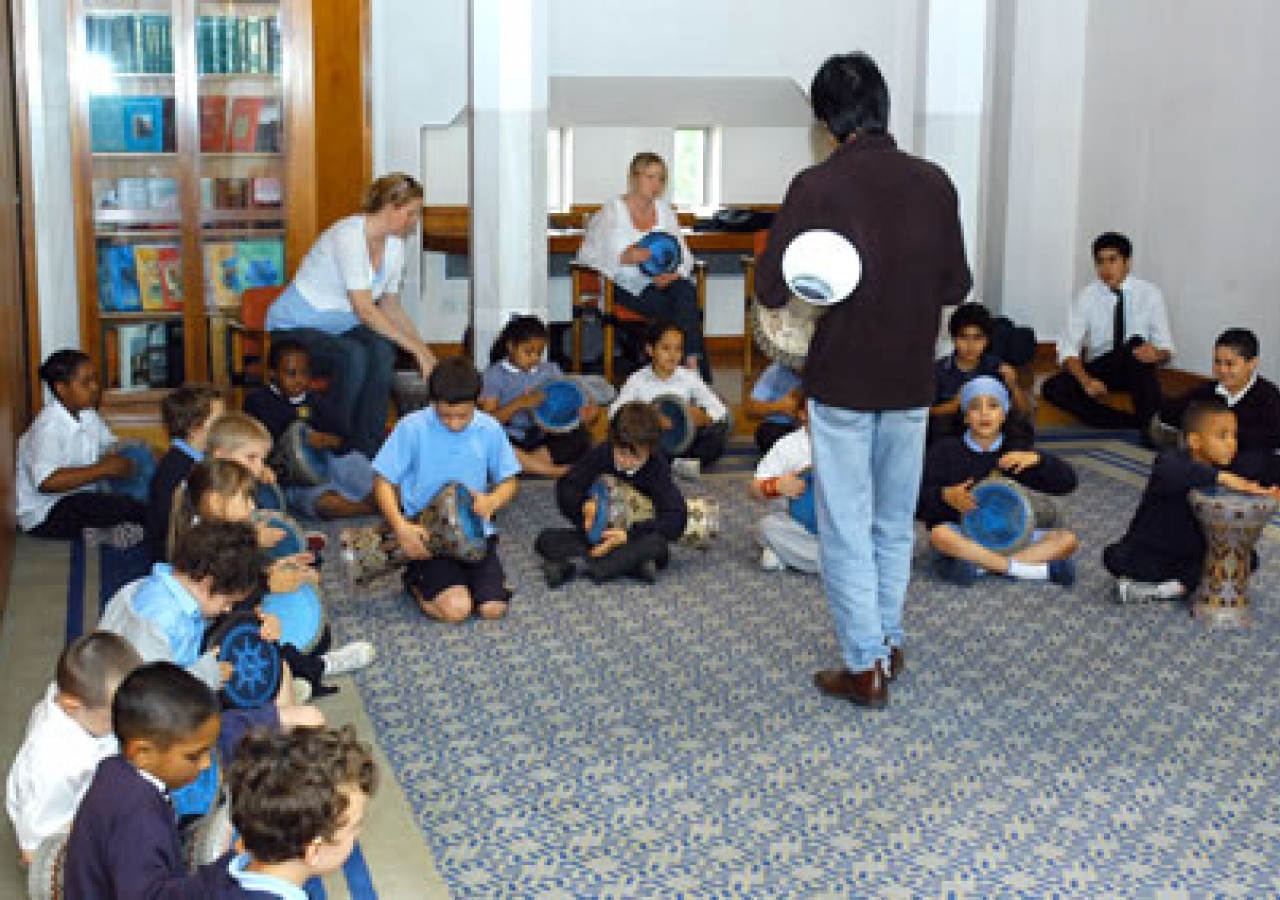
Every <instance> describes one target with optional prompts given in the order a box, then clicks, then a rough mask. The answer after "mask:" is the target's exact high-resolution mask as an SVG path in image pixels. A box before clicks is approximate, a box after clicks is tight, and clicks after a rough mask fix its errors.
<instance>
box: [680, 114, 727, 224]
mask: <svg viewBox="0 0 1280 900" xmlns="http://www.w3.org/2000/svg"><path fill="white" fill-rule="evenodd" d="M718 145H719V141H718V140H717V135H716V133H715V131H714V129H711V128H677V129H676V135H675V159H674V161H673V165H672V177H671V200H672V202H673V203H675V205H676V206H678V207H680V208H681V209H707V208H709V207H712V206H715V204H716V202H717V199H718V198H717V196H716V195H717V193H718V191H717V190H716V181H717V177H716V176H717V171H718V166H717V165H716V157H717V156H718V153H717V147H718Z"/></svg>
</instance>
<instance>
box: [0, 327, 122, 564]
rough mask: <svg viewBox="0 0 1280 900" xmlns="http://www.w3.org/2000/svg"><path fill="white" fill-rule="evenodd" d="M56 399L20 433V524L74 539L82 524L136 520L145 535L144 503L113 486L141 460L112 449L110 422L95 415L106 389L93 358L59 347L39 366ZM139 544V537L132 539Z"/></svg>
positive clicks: (104, 525) (37, 534) (113, 439)
mask: <svg viewBox="0 0 1280 900" xmlns="http://www.w3.org/2000/svg"><path fill="white" fill-rule="evenodd" d="M40 379H41V380H42V381H43V382H44V383H45V386H46V387H48V389H49V393H50V394H51V395H52V396H53V401H52V402H51V403H48V404H46V405H45V407H44V409H42V410H40V414H39V415H38V416H36V418H35V421H33V422H32V423H31V427H30V428H28V429H27V431H26V432H25V433H24V434H23V435H22V437H21V438H19V439H18V453H17V457H18V465H17V477H16V478H15V482H16V484H15V487H16V492H17V497H16V500H17V509H16V512H17V518H18V527H19V528H21V529H22V530H23V531H25V532H27V533H28V534H31V535H34V536H35V537H42V538H59V539H67V538H73V537H75V536H76V535H77V534H79V533H80V531H81V529H84V528H111V527H115V526H120V525H122V524H123V523H132V525H133V529H134V530H135V531H136V533H137V535H138V536H139V537H140V536H141V534H142V523H143V522H144V521H146V515H147V508H146V506H145V504H143V503H142V501H141V500H139V499H138V498H137V497H134V496H131V495H129V494H127V493H124V492H123V491H120V492H116V491H112V490H111V486H110V480H111V479H123V478H128V477H130V476H131V475H133V474H134V471H135V468H136V466H137V464H136V463H135V462H134V461H132V460H130V459H129V458H128V457H126V456H124V455H122V454H120V453H118V452H115V451H114V450H113V449H112V447H113V445H115V444H116V443H117V440H116V436H115V435H114V434H113V433H112V432H111V428H110V427H109V426H108V425H107V423H106V422H105V421H104V420H103V418H102V416H100V415H98V411H97V406H98V400H99V399H100V397H101V388H100V386H99V384H98V375H97V373H96V372H95V371H94V368H93V362H92V360H90V359H89V357H88V356H87V355H86V354H84V353H81V352H80V351H79V350H59V351H57V352H56V353H53V354H51V355H50V356H49V358H48V359H46V360H45V361H44V363H43V365H41V366H40ZM135 543H136V539H135Z"/></svg>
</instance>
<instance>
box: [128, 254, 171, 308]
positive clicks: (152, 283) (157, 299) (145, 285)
mask: <svg viewBox="0 0 1280 900" xmlns="http://www.w3.org/2000/svg"><path fill="white" fill-rule="evenodd" d="M133 264H134V270H135V271H136V272H137V278H138V294H139V296H140V297H141V298H142V308H143V309H149V310H154V309H164V285H163V284H162V283H161V281H160V248H159V247H156V246H152V245H149V244H136V245H134V248H133Z"/></svg>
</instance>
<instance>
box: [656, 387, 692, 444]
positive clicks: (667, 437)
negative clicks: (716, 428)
mask: <svg viewBox="0 0 1280 900" xmlns="http://www.w3.org/2000/svg"><path fill="white" fill-rule="evenodd" d="M653 406H654V408H655V409H656V410H657V411H658V413H659V414H660V415H663V416H666V417H667V418H668V419H670V420H671V427H670V428H667V429H664V430H663V432H662V449H663V451H664V452H665V453H666V454H667V455H668V456H671V457H676V456H679V455H680V454H681V453H684V452H685V451H686V450H688V449H689V447H690V446H691V445H692V444H693V439H694V438H695V437H697V433H698V429H697V426H695V425H694V424H693V416H692V415H690V413H689V404H688V403H686V402H685V401H684V398H683V397H678V396H676V395H675V394H662V395H661V396H658V397H654V398H653Z"/></svg>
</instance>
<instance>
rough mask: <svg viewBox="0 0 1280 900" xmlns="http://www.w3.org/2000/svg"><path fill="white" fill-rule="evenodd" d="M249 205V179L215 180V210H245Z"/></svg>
mask: <svg viewBox="0 0 1280 900" xmlns="http://www.w3.org/2000/svg"><path fill="white" fill-rule="evenodd" d="M248 205H249V179H248V178H215V179H213V206H214V208H215V209H244V208H245V207H247V206H248Z"/></svg>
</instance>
